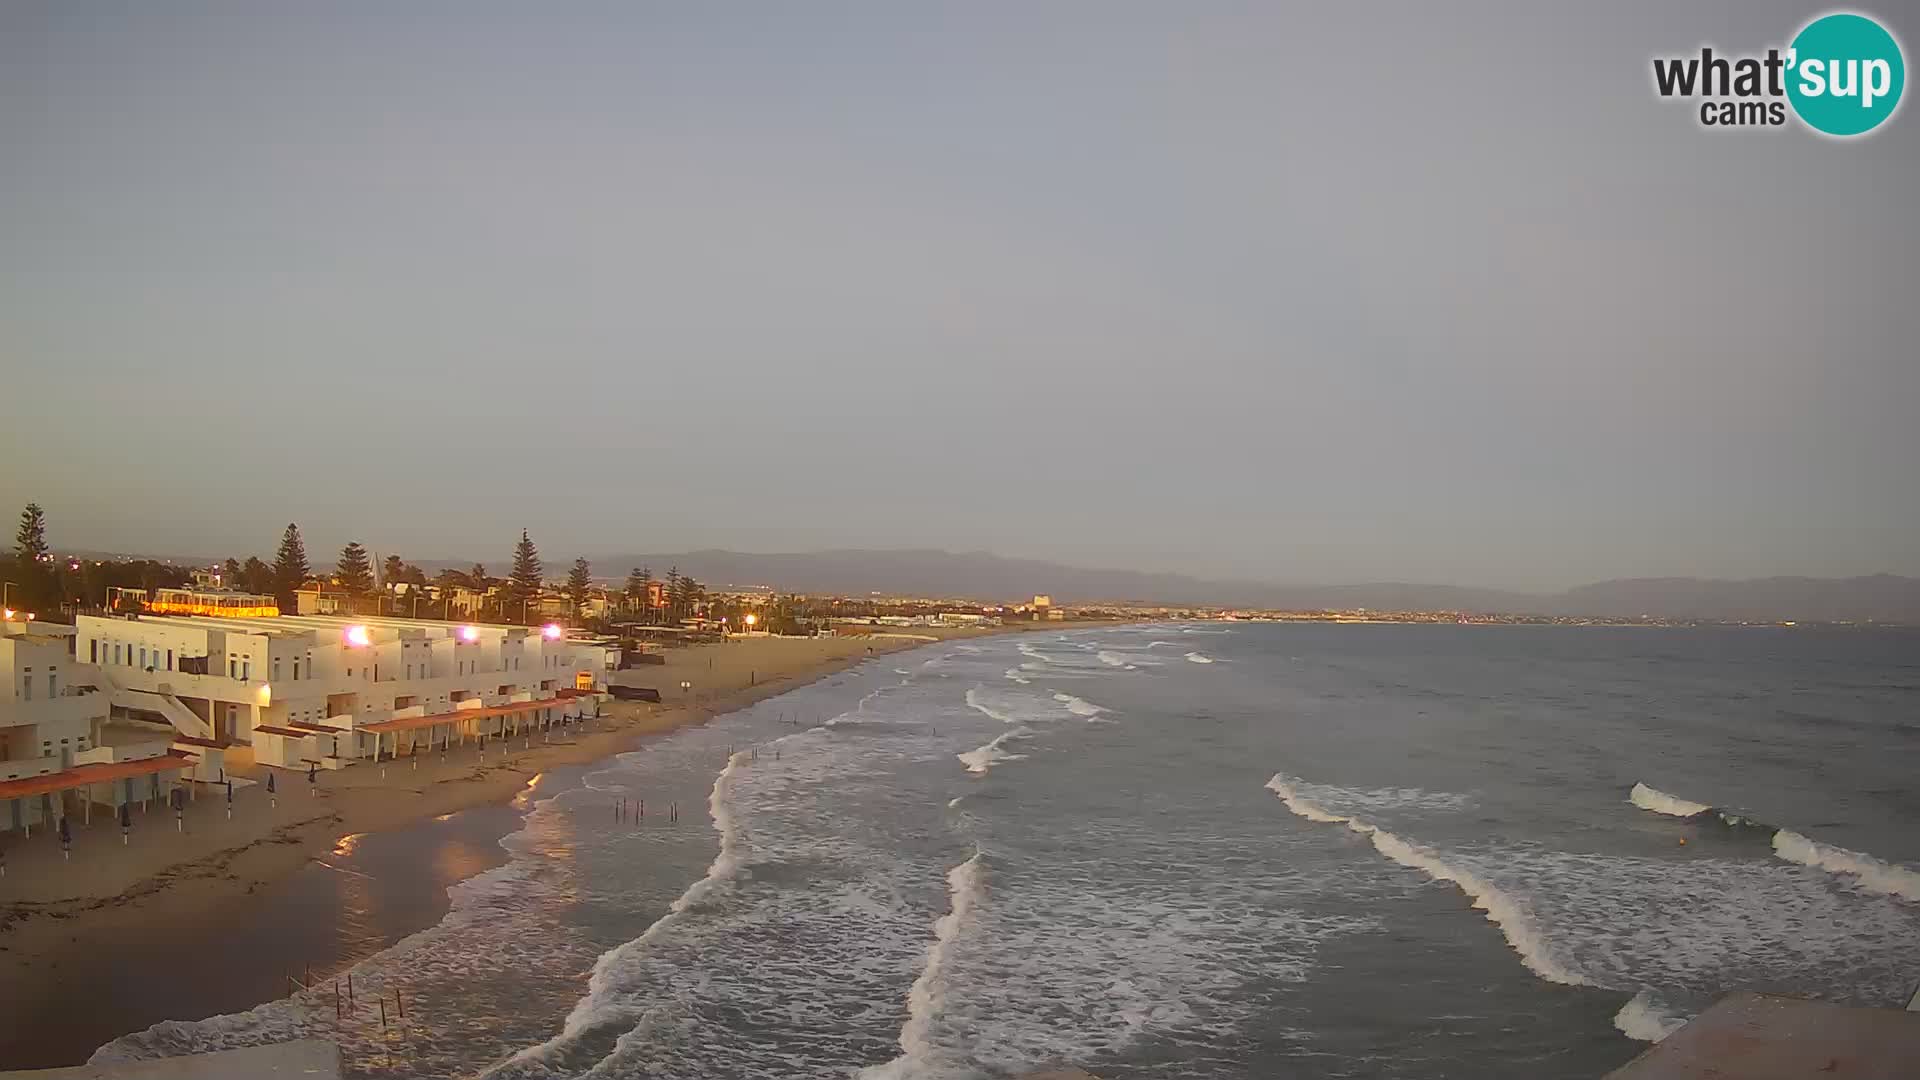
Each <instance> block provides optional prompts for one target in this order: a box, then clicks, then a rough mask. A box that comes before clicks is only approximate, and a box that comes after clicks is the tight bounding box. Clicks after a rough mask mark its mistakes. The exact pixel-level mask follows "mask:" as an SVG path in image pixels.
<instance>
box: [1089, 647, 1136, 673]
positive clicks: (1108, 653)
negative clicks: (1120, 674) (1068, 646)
mask: <svg viewBox="0 0 1920 1080" xmlns="http://www.w3.org/2000/svg"><path fill="white" fill-rule="evenodd" d="M1093 655H1094V656H1095V657H1096V658H1098V659H1099V661H1100V662H1101V663H1103V664H1105V665H1107V666H1108V667H1111V668H1120V669H1121V670H1123V671H1132V670H1133V663H1132V661H1130V660H1128V659H1127V658H1126V657H1124V656H1121V655H1120V654H1119V653H1117V652H1113V651H1112V650H1109V649H1101V650H1100V651H1099V652H1097V653H1094V654H1093Z"/></svg>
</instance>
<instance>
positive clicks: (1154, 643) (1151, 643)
mask: <svg viewBox="0 0 1920 1080" xmlns="http://www.w3.org/2000/svg"><path fill="white" fill-rule="evenodd" d="M1179 644H1181V643H1180V642H1178V641H1149V642H1147V648H1149V649H1152V648H1157V647H1159V646H1161V645H1179Z"/></svg>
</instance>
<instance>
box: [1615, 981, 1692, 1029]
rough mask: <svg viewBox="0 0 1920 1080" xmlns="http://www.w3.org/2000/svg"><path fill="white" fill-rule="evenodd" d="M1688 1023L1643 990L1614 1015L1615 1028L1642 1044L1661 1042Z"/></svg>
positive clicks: (1684, 1018)
mask: <svg viewBox="0 0 1920 1080" xmlns="http://www.w3.org/2000/svg"><path fill="white" fill-rule="evenodd" d="M1686 1022H1687V1018H1686V1017H1684V1016H1678V1015H1675V1014H1674V1013H1673V1012H1671V1011H1670V1010H1668V1009H1666V1008H1665V1007H1663V1006H1661V1005H1660V1004H1659V1003H1657V1002H1656V1001H1654V999H1653V996H1652V995H1651V994H1649V993H1647V991H1645V990H1642V991H1640V992H1638V993H1636V994H1634V995H1633V997H1632V999H1631V1000H1629V1001H1628V1002H1627V1003H1626V1004H1625V1005H1622V1006H1620V1011H1619V1012H1617V1013H1614V1014H1613V1026H1614V1027H1617V1028H1619V1029H1620V1032H1621V1034H1623V1035H1625V1036H1626V1037H1627V1038H1629V1039H1638V1040H1640V1041H1641V1042H1659V1041H1660V1040H1661V1039H1664V1038H1666V1037H1667V1036H1669V1035H1671V1034H1673V1033H1674V1032H1676V1031H1678V1030H1680V1025H1682V1024H1684V1023H1686Z"/></svg>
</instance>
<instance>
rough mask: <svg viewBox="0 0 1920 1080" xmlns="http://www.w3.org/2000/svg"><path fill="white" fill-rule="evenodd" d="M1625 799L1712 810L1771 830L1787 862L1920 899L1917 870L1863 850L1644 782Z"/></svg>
mask: <svg viewBox="0 0 1920 1080" xmlns="http://www.w3.org/2000/svg"><path fill="white" fill-rule="evenodd" d="M1628 798H1629V801H1631V802H1632V803H1633V805H1635V806H1638V807H1640V808H1641V809H1643V810H1651V811H1653V812H1654V813H1656V814H1671V815H1673V816H1674V817H1684V818H1697V817H1700V816H1701V815H1703V814H1706V813H1708V812H1709V811H1711V812H1713V813H1715V814H1717V815H1719V817H1720V820H1722V821H1724V822H1726V823H1727V824H1728V825H1733V826H1747V827H1752V828H1760V829H1766V830H1769V831H1771V832H1772V833H1773V841H1772V843H1773V853H1774V854H1775V855H1777V856H1779V857H1780V858H1782V859H1785V860H1786V861H1788V862H1790V863H1799V864H1800V865H1801V866H1810V867H1813V868H1814V869H1816V870H1825V871H1827V872H1828V873H1830V874H1839V875H1842V876H1843V877H1846V878H1848V879H1850V880H1851V881H1853V882H1855V883H1856V884H1858V885H1859V886H1860V887H1861V888H1863V889H1866V890H1868V891H1869V892H1877V893H1883V894H1885V895H1887V896H1898V897H1901V898H1902V899H1906V900H1920V871H1914V870H1911V869H1908V868H1907V867H1904V866H1898V865H1896V864H1894V863H1890V862H1886V861H1885V860H1882V859H1877V858H1875V857H1873V856H1872V855H1868V854H1866V853H1865V852H1860V851H1849V850H1847V849H1846V848H1843V847H1835V846H1834V845H1832V844H1823V843H1821V842H1820V841H1818V840H1814V839H1811V838H1809V837H1807V836H1804V835H1802V834H1800V833H1797V832H1794V831H1793V830H1792V829H1782V828H1777V827H1775V826H1772V825H1766V824H1763V823H1761V822H1757V821H1754V820H1753V819H1751V818H1748V817H1745V816H1743V815H1740V814H1735V813H1730V812H1728V811H1726V810H1717V809H1715V808H1714V807H1711V806H1708V805H1706V804H1705V803H1697V802H1694V801H1692V800H1690V799H1682V798H1680V797H1678V796H1675V795H1669V794H1667V793H1666V792H1664V791H1660V790H1659V789H1657V788H1650V787H1648V786H1647V785H1645V784H1639V783H1636V784H1634V785H1633V791H1632V793H1631V794H1630V795H1629V796H1628Z"/></svg>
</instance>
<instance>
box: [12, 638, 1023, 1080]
mask: <svg viewBox="0 0 1920 1080" xmlns="http://www.w3.org/2000/svg"><path fill="white" fill-rule="evenodd" d="M1056 625H1057V624H1056ZM1023 628H1024V627H1015V628H1009V629H1023ZM986 632H991V631H951V630H949V631H938V630H936V631H930V632H927V634H928V636H938V637H940V638H943V639H944V638H954V637H975V636H980V635H981V634H982V633H986ZM913 633H914V634H921V633H922V631H920V630H918V629H916V630H914V631H913ZM923 644H926V641H924V640H915V639H912V638H905V637H873V638H820V639H807V640H784V639H778V640H777V639H767V638H758V639H752V640H748V641H742V642H734V643H729V644H726V645H710V646H697V647H690V648H684V649H674V650H669V651H668V652H667V654H666V655H667V657H668V659H669V662H668V663H667V664H665V665H660V666H653V665H649V666H645V667H641V668H635V669H631V670H629V671H625V672H621V673H619V674H618V676H617V678H616V681H618V682H620V683H623V684H627V685H636V686H653V687H656V688H658V689H660V690H661V692H662V695H663V697H664V698H666V701H665V702H664V703H663V704H660V705H650V704H646V703H639V702H609V703H608V704H607V705H606V706H604V707H603V708H604V713H603V715H602V716H601V717H600V718H599V719H596V720H593V721H590V722H589V724H588V726H587V730H586V731H585V732H583V733H579V734H576V735H574V736H571V737H569V738H568V739H567V740H566V741H565V742H563V743H558V744H551V745H543V744H541V742H540V741H539V739H538V736H535V737H534V739H533V740H532V743H531V746H530V747H527V746H523V745H522V744H521V743H520V742H519V741H518V740H516V741H514V743H513V744H512V746H511V747H510V748H509V749H510V753H507V754H504V755H503V754H502V752H501V748H500V747H499V746H498V745H497V744H495V745H494V746H492V747H490V748H489V750H488V752H487V753H486V755H485V756H484V759H483V758H482V757H481V755H480V754H479V752H478V748H477V747H476V746H475V745H473V744H471V743H470V744H468V745H467V746H466V747H458V746H456V747H455V748H454V751H453V752H452V753H451V754H449V755H448V757H447V759H446V761H444V762H442V761H441V759H440V755H438V754H437V753H429V754H424V755H422V756H421V757H420V758H419V760H418V767H417V770H416V768H415V767H414V764H415V763H414V762H412V761H410V760H409V759H406V758H402V759H401V760H399V761H396V762H392V763H387V764H384V775H383V766H380V765H373V764H370V763H362V764H358V765H355V766H352V767H350V768H348V769H344V770H341V771H339V772H334V773H323V774H321V775H320V777H319V783H318V784H317V785H316V786H315V788H314V789H312V790H311V791H310V790H309V789H308V785H307V782H306V779H305V777H304V776H301V775H299V774H292V773H287V772H284V771H282V772H279V773H278V774H277V776H278V780H279V783H278V784H277V787H278V789H279V790H278V792H277V796H276V798H277V805H270V800H269V797H268V795H267V792H266V790H265V788H264V785H262V786H255V787H249V788H244V789H239V790H237V791H236V793H235V796H234V804H233V805H234V813H233V818H232V820H228V819H227V817H226V808H225V800H224V795H223V793H222V792H219V791H218V789H211V790H209V789H203V790H202V791H201V792H200V795H199V798H198V799H197V800H195V801H194V802H191V803H190V804H189V807H188V810H187V813H186V817H185V826H186V829H185V832H184V833H180V832H176V831H175V823H174V821H173V820H172V815H171V814H170V813H168V812H166V811H165V810H163V809H161V808H159V807H158V806H156V807H155V809H153V810H152V811H149V812H147V813H145V814H140V813H138V812H136V814H135V826H134V833H133V836H132V838H131V841H132V842H131V843H130V844H129V845H127V846H124V847H123V846H122V845H121V844H120V836H119V829H118V827H117V825H116V824H115V823H114V821H113V820H111V818H110V817H109V816H108V815H105V814H96V816H95V818H94V821H93V824H92V826H91V827H87V828H82V827H76V828H75V830H74V857H73V859H72V861H71V862H67V861H63V860H62V859H61V856H60V851H59V845H58V843H57V841H55V840H54V838H53V837H52V836H51V835H50V834H45V833H38V832H36V834H35V836H34V837H33V838H32V839H31V840H27V841H24V842H23V841H20V840H19V839H18V838H13V839H12V840H11V841H10V843H9V846H8V848H7V867H8V876H7V877H6V878H5V879H4V880H0V1000H5V1001H7V1002H8V1003H9V1005H8V1012H9V1018H8V1022H7V1024H5V1025H3V1026H0V1067H11V1068H33V1067H47V1066H54V1065H71V1064H78V1063H81V1062H84V1061H85V1060H86V1058H87V1056H88V1055H90V1054H91V1053H92V1052H93V1050H94V1049H96V1048H97V1047H98V1046H100V1045H101V1044H103V1043H105V1042H108V1041H110V1040H112V1039H114V1038H117V1037H118V1036H120V1035H123V1034H126V1033H128V1032H130V1031H138V1030H142V1029H144V1028H146V1027H148V1026H151V1025H152V1024H154V1023H157V1022H159V1021H161V1020H166V1019H198V1018H201V1017H204V1016H210V1015H215V1014H218V1013H222V1012H232V1011H237V1010H241V1009H246V1008H249V1007H251V1006H253V1005H255V1004H258V1003H260V1002H262V1001H268V1000H273V999H275V998H278V997H281V996H284V995H285V993H286V992H287V987H288V984H287V979H288V978H289V977H294V978H303V979H304V978H306V977H308V970H309V968H310V969H311V972H312V976H311V977H312V978H313V979H314V980H315V981H316V982H324V980H327V979H330V978H331V973H332V972H333V971H335V970H339V969H343V968H345V967H347V966H350V965H351V964H352V963H353V962H355V961H357V960H359V959H362V958H364V957H366V956H368V955H371V954H373V953H375V952H378V951H379V950H381V949H383V948H386V947H387V946H389V945H391V944H392V943H393V942H395V941H398V940H399V939H400V938H402V937H405V936H406V935H407V934H410V933H413V932H416V931H418V930H422V929H425V928H426V927H429V926H432V925H434V924H435V923H437V922H438V921H439V919H440V918H441V917H442V916H443V915H444V914H445V912H446V910H447V896H446V888H447V886H448V885H450V884H452V883H453V882H456V881H460V880H464V879H465V878H468V877H471V876H473V875H474V874H477V873H480V872H482V871H484V870H486V869H488V868H489V867H491V866H495V865H498V864H499V863H501V862H503V861H504V860H505V857H506V853H505V852H504V851H503V850H502V849H501V848H500V847H499V845H498V843H497V841H498V840H499V838H500V837H501V836H503V835H505V834H506V833H508V832H511V831H513V830H514V829H516V828H518V827H519V821H520V817H521V815H522V814H523V813H524V810H525V805H526V802H527V800H526V799H525V798H524V797H521V796H523V795H524V793H526V792H527V790H528V788H529V785H530V782H532V781H534V780H535V778H536V777H538V776H540V775H541V774H543V773H548V772H551V771H553V770H565V769H567V768H568V767H569V766H575V767H578V766H583V765H585V764H587V763H590V762H594V761H598V760H601V759H603V758H606V757H609V756H611V755H613V754H616V753H619V752H621V751H623V750H627V749H630V748H631V747H633V746H634V745H636V744H638V743H639V742H640V741H642V740H643V739H645V738H646V737H647V736H649V735H657V734H661V733H664V732H670V731H673V730H675V729H677V728H680V727H683V726H686V725H688V724H695V723H700V722H702V721H704V720H705V719H707V718H708V717H711V716H715V715H719V714H722V713H725V712H730V711H733V710H735V709H738V708H741V707H743V706H745V705H747V704H750V703H751V702H753V701H756V700H759V699H761V698H764V697H769V696H772V695H775V694H779V693H783V692H785V691H787V690H790V689H792V688H794V687H795V686H799V685H802V684H804V683H807V682H811V681H813V680H815V679H819V678H823V677H825V676H827V675H830V674H832V673H834V672H836V671H839V670H841V669H843V668H846V667H849V666H851V665H853V664H856V663H858V662H860V661H862V660H864V659H866V658H867V657H868V655H869V653H868V650H869V649H872V650H873V653H874V654H879V653H885V652H893V651H898V650H901V649H907V648H914V647H917V646H920V645H923ZM682 680H687V681H690V682H692V683H694V689H693V692H692V695H691V697H692V698H693V699H694V700H685V699H683V697H682V694H681V691H680V689H679V684H680V682H681V681H682ZM234 771H235V772H236V773H238V774H245V773H247V772H248V771H252V772H254V773H255V774H257V775H264V770H259V769H251V770H249V769H236V770H234ZM76 823H77V819H76ZM369 913H373V914H369Z"/></svg>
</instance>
